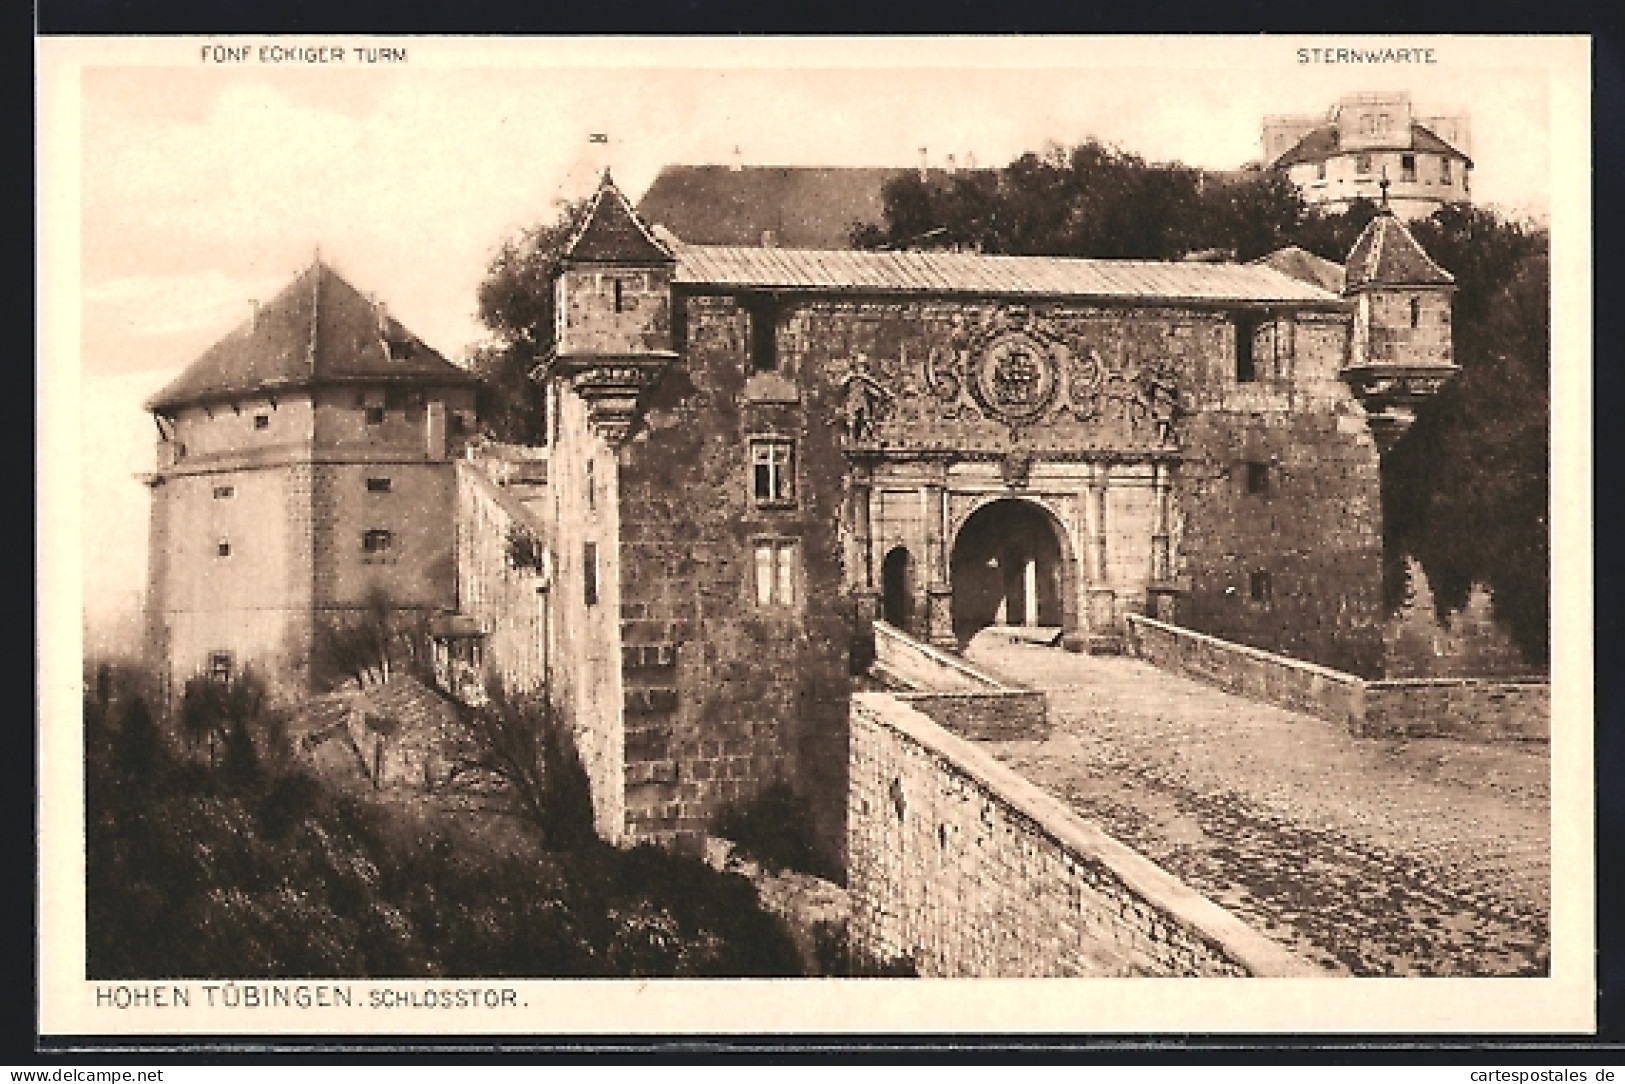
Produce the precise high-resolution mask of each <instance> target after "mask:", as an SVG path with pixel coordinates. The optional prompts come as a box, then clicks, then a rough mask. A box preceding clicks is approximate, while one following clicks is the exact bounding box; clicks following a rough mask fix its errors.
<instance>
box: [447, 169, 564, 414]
mask: <svg viewBox="0 0 1625 1084" xmlns="http://www.w3.org/2000/svg"><path fill="white" fill-rule="evenodd" d="M585 209H586V201H585V200H581V201H577V202H575V203H570V204H567V205H565V206H564V207H563V208H562V209H561V210H560V211H559V213H558V215H557V216H556V217H555V218H554V219H553V220H552V221H550V222H547V223H544V224H541V225H536V226H531V227H528V228H526V229H524V230H521V231H520V232H519V233H518V234H517V235H516V236H514V237H512V238H509V239H508V240H507V241H505V242H503V245H502V248H501V249H499V250H498V252H497V254H496V256H494V257H493V258H492V260H491V263H490V264H489V266H488V267H487V269H486V276H485V280H484V281H483V282H481V283H480V288H479V313H480V320H481V321H482V322H483V323H484V324H485V326H486V327H487V328H489V329H490V330H491V342H489V343H487V344H485V345H484V346H482V347H480V348H479V349H478V350H477V351H475V354H474V357H473V359H472V361H473V368H474V372H475V373H476V374H478V375H479V376H480V378H481V379H482V380H484V381H485V396H484V401H483V402H482V403H481V404H480V417H481V418H482V419H483V420H484V422H485V424H486V427H487V428H488V429H489V430H490V432H491V434H492V435H493V436H495V437H496V438H497V439H498V440H504V441H509V442H511V443H515V444H538V443H540V442H541V440H542V437H543V435H544V432H545V417H544V411H545V402H544V399H543V397H542V394H541V389H540V388H539V387H538V386H537V385H536V383H535V381H533V380H531V379H530V371H531V370H532V369H533V368H535V367H536V364H537V363H538V362H539V361H541V360H542V358H544V357H545V356H546V355H547V352H548V351H549V350H551V349H552V348H553V289H552V284H553V277H554V276H555V275H556V274H557V273H558V268H559V256H560V254H561V253H562V252H563V250H564V245H565V243H566V242H567V241H568V240H569V239H570V235H571V234H572V233H573V232H574V231H575V227H576V225H577V223H578V222H579V221H580V219H581V214H582V212H583V211H584V210H585Z"/></svg>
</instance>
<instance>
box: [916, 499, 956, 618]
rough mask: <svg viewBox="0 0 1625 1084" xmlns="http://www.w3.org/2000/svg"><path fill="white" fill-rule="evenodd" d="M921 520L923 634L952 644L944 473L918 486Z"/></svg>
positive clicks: (951, 606) (951, 594)
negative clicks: (922, 534)
mask: <svg viewBox="0 0 1625 1084" xmlns="http://www.w3.org/2000/svg"><path fill="white" fill-rule="evenodd" d="M920 497H921V500H922V502H923V505H922V508H921V512H922V513H923V519H924V521H925V585H926V586H925V606H926V625H925V628H926V634H927V638H928V639H929V640H930V641H931V643H933V644H936V645H937V646H939V647H955V646H957V645H958V641H957V640H956V639H955V638H954V615H953V609H954V598H953V588H952V586H951V585H950V583H949V577H948V486H947V479H946V477H940V478H934V479H933V480H931V481H929V482H927V483H926V484H925V485H924V486H922V487H920Z"/></svg>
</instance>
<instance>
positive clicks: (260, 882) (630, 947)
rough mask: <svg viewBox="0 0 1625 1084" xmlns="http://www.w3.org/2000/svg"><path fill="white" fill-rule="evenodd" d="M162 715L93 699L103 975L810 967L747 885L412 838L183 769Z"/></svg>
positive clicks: (692, 870)
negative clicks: (156, 719)
mask: <svg viewBox="0 0 1625 1084" xmlns="http://www.w3.org/2000/svg"><path fill="white" fill-rule="evenodd" d="M151 722H152V720H151V716H150V714H149V713H148V712H147V711H146V708H145V705H144V703H143V702H142V701H140V700H139V699H136V700H131V701H128V702H125V703H123V704H120V703H119V702H117V701H116V700H111V701H103V700H101V699H99V698H98V697H97V696H96V695H95V694H94V693H92V694H91V695H88V696H87V697H86V738H87V749H86V780H85V781H86V860H87V865H86V963H87V968H88V972H87V973H88V974H89V975H90V976H91V977H92V978H95V979H114V978H160V977H163V978H206V977H244V976H248V977H267V978H269V977H295V976H335V977H336V976H347V977H357V978H360V977H381V976H400V977H406V976H420V977H425V976H448V977H454V976H465V977H474V976H515V977H518V976H536V977H544V976H620V975H639V976H743V975H795V974H798V973H799V963H798V959H797V956H796V952H795V948H794V946H793V944H792V943H791V942H790V940H789V937H788V935H787V934H786V933H785V932H784V931H783V929H782V928H781V927H779V925H778V924H777V921H776V920H775V919H774V918H773V917H772V916H770V915H768V914H766V913H765V912H763V911H762V910H761V908H760V906H759V904H758V901H757V898H756V894H755V890H754V888H752V886H751V885H750V884H749V882H748V881H746V880H745V879H744V878H742V877H740V876H738V875H735V874H726V873H718V872H716V871H714V870H712V869H710V868H709V867H707V866H705V865H704V864H703V863H700V862H698V861H696V860H693V859H688V858H684V857H681V856H678V855H675V854H671V853H668V852H666V851H662V850H658V849H655V848H652V847H640V848H636V849H633V850H630V851H621V850H616V849H615V848H612V847H610V846H608V845H606V844H603V843H601V842H597V841H596V840H578V841H577V842H576V843H575V845H574V847H573V848H572V849H571V850H570V851H568V852H557V853H550V852H548V851H545V850H543V849H541V848H540V847H539V846H528V847H527V846H520V847H518V848H516V849H514V850H513V851H512V852H510V853H502V854H492V853H491V852H492V851H493V850H494V848H490V847H481V846H479V845H477V844H478V840H477V839H467V838H465V839H461V840H460V839H459V838H458V836H457V834H456V833H457V832H458V831H462V832H464V833H478V832H480V831H481V830H482V829H488V828H489V827H490V823H491V822H489V821H484V822H474V824H473V825H468V824H465V823H464V822H458V821H455V820H451V819H449V818H430V819H427V820H426V821H425V823H424V826H423V827H422V828H421V829H420V830H418V831H416V832H415V834H414V833H413V832H411V831H406V830H403V825H407V822H404V821H403V820H402V818H401V816H400V810H399V809H398V808H389V807H385V806H382V805H379V804H375V803H373V802H372V800H370V799H367V800H363V799H361V798H356V797H350V796H344V795H335V794H333V793H331V792H328V791H327V790H325V789H323V788H322V786H321V785H320V784H319V783H318V782H317V781H316V780H314V779H312V778H310V777H308V776H305V775H302V774H298V773H293V772H287V771H283V770H278V769H277V768H276V767H275V766H274V765H271V764H268V763H267V762H266V761H264V760H261V761H259V762H258V770H257V771H254V772H245V771H242V770H240V766H239V767H238V768H234V769H232V770H229V771H228V769H227V766H226V763H224V762H223V763H222V764H221V765H220V766H219V767H218V768H216V767H211V766H209V765H208V764H206V763H203V762H196V761H191V760H186V759H180V758H177V757H175V756H174V755H173V754H172V752H171V750H170V749H169V748H168V747H167V746H166V745H165V744H164V743H163V741H162V740H161V738H158V737H157V732H156V728H155V727H152V726H151ZM239 755H241V754H239ZM231 756H232V754H229V753H228V754H227V756H226V757H225V758H224V760H225V761H226V762H230V760H231ZM407 826H408V827H409V825H407Z"/></svg>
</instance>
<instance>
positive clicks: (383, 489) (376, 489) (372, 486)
mask: <svg viewBox="0 0 1625 1084" xmlns="http://www.w3.org/2000/svg"><path fill="white" fill-rule="evenodd" d="M390 484H391V483H390V480H389V479H388V478H368V479H367V492H368V493H388V492H389V489H390Z"/></svg>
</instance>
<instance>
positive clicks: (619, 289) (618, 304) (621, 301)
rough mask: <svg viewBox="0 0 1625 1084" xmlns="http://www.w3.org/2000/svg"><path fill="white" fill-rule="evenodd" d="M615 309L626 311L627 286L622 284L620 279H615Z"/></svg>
mask: <svg viewBox="0 0 1625 1084" xmlns="http://www.w3.org/2000/svg"><path fill="white" fill-rule="evenodd" d="M615 311H616V312H625V311H626V288H625V287H624V286H622V285H621V280H620V279H616V280H615Z"/></svg>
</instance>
